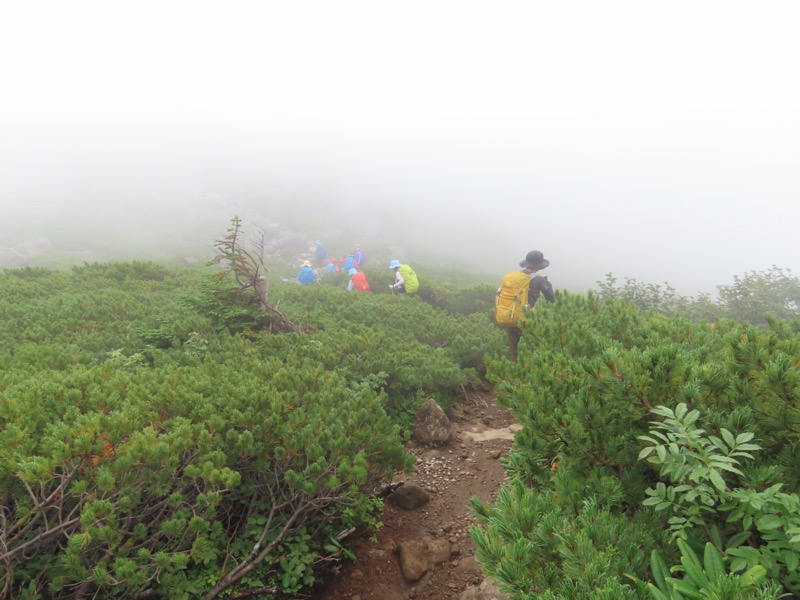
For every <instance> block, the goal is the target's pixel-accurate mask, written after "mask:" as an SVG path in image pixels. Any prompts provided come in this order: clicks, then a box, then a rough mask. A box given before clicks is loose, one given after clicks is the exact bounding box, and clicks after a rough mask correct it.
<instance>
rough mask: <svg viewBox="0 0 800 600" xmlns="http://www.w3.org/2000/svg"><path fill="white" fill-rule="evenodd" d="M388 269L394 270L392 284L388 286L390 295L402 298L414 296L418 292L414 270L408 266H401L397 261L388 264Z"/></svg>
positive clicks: (417, 282) (417, 281)
mask: <svg viewBox="0 0 800 600" xmlns="http://www.w3.org/2000/svg"><path fill="white" fill-rule="evenodd" d="M389 268H390V269H393V270H394V283H393V284H391V285H390V286H389V289H390V290H392V293H393V294H394V293H398V294H401V295H403V296H406V295H411V294H416V293H417V291H418V290H419V279H417V274H416V273H414V269H412V268H411V267H409V266H408V265H404V264H401V263H400V261H399V260H393V261H392V262H390V263H389Z"/></svg>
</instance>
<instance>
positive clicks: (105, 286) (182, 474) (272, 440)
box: [0, 265, 463, 599]
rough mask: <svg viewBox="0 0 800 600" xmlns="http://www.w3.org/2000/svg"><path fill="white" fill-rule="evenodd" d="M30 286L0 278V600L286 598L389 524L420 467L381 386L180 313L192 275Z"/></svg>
mask: <svg viewBox="0 0 800 600" xmlns="http://www.w3.org/2000/svg"><path fill="white" fill-rule="evenodd" d="M34 275H35V276H31V274H30V273H28V272H27V271H26V272H22V273H21V274H18V273H16V272H14V271H9V272H4V273H2V274H0V278H2V284H3V285H2V286H0V312H2V314H5V315H8V316H9V317H10V318H9V319H4V320H2V322H0V333H2V335H0V362H2V366H3V369H2V370H0V519H2V523H3V527H0V558H2V561H3V565H4V569H3V570H2V572H0V589H2V590H3V592H2V593H3V594H4V595H5V596H6V597H13V598H31V599H32V598H42V597H46V598H73V597H92V596H94V597H107V598H114V597H117V598H133V597H145V596H152V597H162V598H199V597H208V598H211V597H216V596H218V595H223V594H225V593H228V592H229V591H231V590H234V591H247V590H252V589H262V590H273V591H274V593H276V594H277V593H282V592H287V593H290V592H295V591H297V590H299V589H301V588H303V587H305V586H307V585H308V584H309V583H310V582H311V581H313V579H314V578H315V577H316V575H317V573H316V565H317V564H319V562H320V560H323V559H334V558H336V557H343V556H346V555H347V550H346V548H344V547H343V546H342V545H341V543H340V542H338V541H337V536H338V535H339V534H340V533H341V532H342V531H345V530H349V529H350V528H352V527H376V526H377V524H378V523H377V515H378V514H379V513H378V512H377V509H378V508H379V505H380V503H379V501H377V500H376V499H375V498H374V497H373V493H374V492H375V491H376V490H377V489H378V488H379V487H381V486H382V485H384V484H385V482H386V481H387V480H388V479H389V478H390V477H391V476H392V475H393V474H394V473H396V472H397V471H402V470H408V469H410V468H411V467H412V459H411V457H409V456H408V455H406V454H405V452H404V450H403V448H402V445H401V437H400V432H399V430H398V428H397V427H396V425H394V424H393V423H392V422H391V421H390V419H389V417H388V416H387V414H386V410H385V408H384V407H385V406H387V405H388V404H389V402H388V400H387V396H386V391H384V390H383V388H382V387H381V386H380V385H372V383H374V382H379V381H381V375H380V374H379V373H368V372H364V373H362V374H359V375H358V376H357V377H352V378H346V377H344V376H343V372H342V371H341V370H336V369H334V370H328V369H327V368H326V365H325V364H324V363H322V362H320V361H318V360H317V359H316V358H315V357H314V356H313V355H311V354H309V353H307V352H305V351H304V350H303V344H301V343H300V342H301V340H303V341H305V340H306V339H307V340H309V341H313V340H312V338H313V335H314V334H309V335H308V336H301V335H288V336H268V335H266V334H263V333H260V332H258V331H252V330H251V331H244V332H243V333H242V335H231V334H230V333H229V329H228V328H225V327H219V326H218V325H215V322H214V321H213V320H212V319H211V318H209V317H208V315H204V314H202V313H200V312H198V311H197V310H196V309H195V308H192V307H189V306H187V304H186V303H185V302H182V301H180V297H181V295H182V294H183V295H186V294H191V293H192V291H193V290H197V289H198V288H197V284H198V282H199V281H201V279H200V277H199V275H200V274H199V273H191V274H188V273H186V274H182V275H175V274H173V273H170V272H167V271H163V270H161V269H159V268H151V267H150V266H148V265H134V266H133V267H128V266H126V265H115V266H108V267H106V266H101V265H90V266H86V267H84V268H80V269H77V270H74V271H73V272H71V273H57V272H53V273H39V272H37V273H35V274H34ZM320 333H322V331H320ZM332 333H333V332H331V334H332ZM334 337H335V336H333V335H331V339H334ZM278 341H279V343H278ZM267 342H275V343H267ZM327 343H328V342H327V341H326V340H325V339H321V340H318V342H317V344H316V345H317V346H322V347H324V346H325V345H326V344H327ZM310 347H314V345H311V346H310ZM377 351H378V350H376V352H377ZM321 354H322V355H327V351H325V350H324V351H322V352H321ZM447 364H448V365H449V364H450V363H447ZM462 381H463V380H462V379H459V383H461V382H462ZM452 385H455V384H452Z"/></svg>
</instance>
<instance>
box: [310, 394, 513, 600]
mask: <svg viewBox="0 0 800 600" xmlns="http://www.w3.org/2000/svg"><path fill="white" fill-rule="evenodd" d="M449 416H450V419H451V422H452V424H453V428H454V431H455V434H456V435H455V439H454V440H453V441H452V442H450V443H449V444H448V445H446V446H443V447H440V448H437V449H429V448H423V447H419V446H417V445H415V444H413V443H411V442H409V443H408V444H407V449H408V451H409V452H412V453H413V454H414V455H415V456H416V457H417V470H416V472H415V473H413V474H410V475H405V476H400V477H398V478H397V479H396V480H395V481H404V482H405V483H406V484H411V483H413V484H416V485H418V486H420V487H422V488H424V489H425V490H427V491H428V492H430V494H431V500H430V502H428V503H427V504H426V505H424V506H423V507H422V508H419V509H417V510H414V511H407V510H404V509H401V508H397V507H395V506H393V505H392V504H391V503H390V502H385V507H384V514H383V524H384V525H383V528H382V529H380V530H379V531H378V532H377V534H376V535H375V538H376V539H375V540H374V541H372V540H370V539H369V537H368V536H363V537H361V538H358V539H354V540H350V547H351V548H352V550H353V552H354V553H355V555H356V561H355V562H354V563H352V562H347V563H345V564H342V565H341V566H340V568H339V570H338V572H337V573H335V574H331V576H329V577H328V578H327V579H326V580H325V581H324V582H323V584H322V585H321V586H320V589H318V590H316V591H314V592H313V593H312V595H311V597H312V598H315V599H318V600H407V599H408V598H414V599H415V600H442V599H445V598H458V597H459V595H460V594H461V592H463V591H464V590H465V589H467V588H468V587H471V586H474V585H477V584H479V583H480V582H481V580H482V579H483V576H482V575H481V572H480V568H479V567H478V564H477V562H476V561H475V557H474V552H475V546H474V544H473V542H472V539H471V538H470V536H469V526H470V525H472V524H474V523H475V519H474V517H473V515H472V509H471V505H470V498H472V497H473V496H475V497H477V498H479V499H480V500H482V501H484V502H490V501H493V500H494V498H495V496H496V494H497V490H498V488H499V487H500V485H501V484H502V483H503V482H504V481H505V470H504V469H503V467H502V465H501V464H500V461H499V458H500V457H501V456H505V455H507V453H508V450H509V449H510V448H511V444H512V439H511V438H512V436H513V434H512V431H513V430H516V426H514V424H513V423H514V421H513V418H512V416H511V412H510V411H509V410H507V409H505V408H501V407H499V406H497V403H496V399H495V396H494V394H493V393H487V392H475V393H471V394H470V395H469V396H468V397H467V398H466V400H465V401H464V402H463V403H461V404H459V405H458V406H456V407H455V408H454V409H453V410H452V411H451V412H450V414H449ZM509 427H510V429H509ZM419 538H440V539H445V540H448V541H449V542H450V543H451V547H452V551H451V559H450V560H449V561H447V562H445V563H442V564H438V565H436V566H435V567H434V568H433V569H431V570H430V571H429V572H428V573H426V574H425V575H424V576H423V577H422V578H421V579H420V580H418V581H416V582H414V583H407V582H406V581H405V579H404V578H403V575H402V573H401V572H400V567H399V562H398V557H397V552H396V550H397V546H398V544H401V543H403V542H406V541H409V540H415V539H419Z"/></svg>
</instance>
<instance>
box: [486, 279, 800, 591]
mask: <svg viewBox="0 0 800 600" xmlns="http://www.w3.org/2000/svg"><path fill="white" fill-rule="evenodd" d="M799 344H800V338H798V335H797V332H796V331H795V330H794V329H793V328H792V327H789V326H784V325H782V324H779V323H777V322H774V323H773V324H771V325H770V328H769V329H765V328H756V327H752V326H750V325H746V324H739V323H735V322H733V321H717V322H715V323H712V324H711V325H709V324H708V323H702V324H697V323H693V322H691V321H689V320H686V319H682V318H676V317H673V318H668V317H665V316H662V315H655V314H645V313H642V311H640V310H639V308H638V307H636V306H635V305H633V304H627V303H625V302H622V301H620V300H618V299H610V300H603V299H601V298H600V297H598V296H596V295H594V294H591V293H590V294H588V295H587V296H586V297H580V296H574V295H570V294H566V293H559V297H558V301H557V302H556V303H555V304H544V305H541V306H538V305H537V307H536V310H535V311H531V312H530V313H529V314H528V319H527V321H526V323H525V325H524V335H523V337H522V342H521V344H520V354H519V360H518V362H517V363H510V362H508V361H506V360H502V359H500V360H494V359H490V360H488V361H487V370H488V376H489V378H490V380H492V381H493V382H495V383H496V386H497V389H498V392H499V398H500V401H501V402H503V403H505V404H507V405H508V406H510V407H511V408H512V410H513V411H514V413H515V415H516V417H517V419H518V420H519V422H520V424H521V425H522V431H521V432H520V433H519V434H518V435H517V437H516V439H515V443H514V448H513V449H512V451H511V452H510V454H509V457H508V459H507V462H506V466H507V469H508V471H509V474H510V475H511V477H512V483H511V484H509V485H508V489H504V491H503V492H502V493H501V494H500V495H499V496H498V501H497V502H496V503H495V505H494V506H488V505H486V506H484V505H481V504H477V505H476V514H477V515H478V517H479V526H478V527H476V528H475V529H473V531H472V535H473V538H474V539H475V542H476V545H477V546H478V548H479V552H478V554H477V555H478V558H479V560H480V562H481V566H482V568H483V569H484V570H486V571H487V572H488V573H490V574H493V575H494V576H495V577H496V578H497V579H498V581H499V582H500V583H501V585H502V587H503V588H504V589H506V590H507V591H509V592H510V593H511V594H512V597H516V598H537V599H538V598H555V597H558V598H567V597H575V598H586V597H591V598H599V597H652V598H654V599H655V600H663V598H662V596H659V595H658V594H664V596H663V597H665V598H677V597H679V596H678V595H677V594H681V593H682V592H685V594H686V595H684V597H689V598H695V597H699V598H712V597H716V598H775V597H778V595H779V594H780V593H789V594H791V595H798V594H800V589H798V582H797V576H798V558H799V557H800V555H799V554H798V550H799V549H800V548H798V543H800V528H798V521H797V519H798V514H800V513H799V512H798V509H800V507H799V506H798V505H797V494H798V481H800V479H798V476H797V473H798V472H797V468H798V467H797V464H798V460H797V459H798V456H797V453H798V451H797V448H798V437H797V436H798V431H799V429H798V427H797V422H798V421H797V417H798V413H797V409H796V407H797V406H798V400H800V397H798V394H800V345H799ZM695 411H697V412H695ZM698 415H702V417H703V422H704V426H703V427H700V426H699V416H698ZM662 420H663V422H662ZM643 441H644V443H646V444H647V448H648V449H647V450H645V452H644V453H643V454H642V459H645V458H646V459H647V460H639V459H638V458H639V456H640V453H641V452H642V444H643ZM653 508H656V509H657V510H653ZM590 509H591V510H597V509H600V510H602V511H603V514H602V518H601V517H600V516H597V515H593V516H592V518H591V519H588V520H587V519H584V518H583V517H584V514H586V512H587V511H589V510H590ZM565 515H566V517H565ZM545 524H548V525H550V526H555V527H557V529H556V530H554V533H553V534H552V536H551V537H548V536H547V535H543V534H542V533H541V528H542V527H543V526H544V525H545ZM553 524H555V525H553ZM570 528H571V529H570ZM582 536H585V538H586V539H587V540H588V541H587V542H586V543H581V544H578V542H577V540H579V539H582ZM609 540H625V542H624V544H625V545H626V547H627V548H629V549H633V551H632V553H631V554H626V553H625V552H624V551H622V554H623V556H619V555H618V554H615V553H618V552H620V550H619V549H617V548H616V547H613V548H612V547H610V546H612V544H611V543H610V542H609ZM677 540H682V541H681V545H682V544H683V543H684V542H685V543H686V544H688V546H687V548H688V549H686V548H681V547H680V545H678V542H677ZM706 542H710V543H711V545H712V546H713V549H714V551H715V552H717V553H719V554H720V556H721V557H722V558H723V562H724V569H723V570H721V571H719V574H720V577H719V578H716V577H709V576H708V575H707V574H706V575H703V576H702V577H699V580H701V583H700V584H698V583H697V582H695V581H692V582H691V584H692V585H694V586H695V587H694V589H690V591H689V592H686V591H685V590H686V589H687V588H686V586H688V585H689V583H688V582H687V581H686V578H685V577H684V570H685V566H684V565H683V562H682V561H684V560H687V561H688V560H690V559H692V557H694V559H697V560H698V561H701V562H702V559H701V558H699V557H703V556H704V549H705V544H706ZM554 545H555V546H556V549H555V550H554V549H553V546H554ZM607 545H608V546H607ZM575 548H578V549H579V551H577V552H576V551H575ZM689 550H690V551H691V553H690V552H689ZM709 552H711V551H709ZM653 553H656V554H657V555H658V556H659V557H661V558H660V560H661V561H662V562H663V563H664V564H666V565H672V566H671V567H670V568H669V569H668V570H667V573H668V575H669V577H671V578H672V579H675V580H676V581H680V583H678V584H676V585H677V587H674V586H672V584H671V583H670V582H667V583H669V585H667V586H665V585H662V584H663V583H664V582H663V581H662V582H661V583H659V582H658V581H656V580H655V579H654V577H655V574H654V571H653V567H652V563H651V564H649V565H648V564H644V563H643V562H642V560H641V559H642V557H651V556H653V555H654V554H653ZM712 558H713V553H711V555H710V559H709V560H711V559H712ZM692 564H694V563H692ZM701 570H702V569H701ZM762 570H763V577H761V576H760V575H759V574H760V573H761V572H762ZM748 574H749V575H748ZM695 575H698V573H697V572H696V573H695ZM704 577H705V578H707V579H708V585H707V586H706V585H705V583H703V581H704V579H703V578H704ZM712 579H713V581H712ZM592 584H594V585H595V587H594V589H593V591H591V592H590V591H589V590H590V589H591V585H592ZM673 587H674V589H673ZM681 587H682V588H683V589H680V590H679V588H681ZM651 588H652V589H651ZM676 590H677V591H676ZM725 590H727V591H725ZM673 592H675V593H673ZM589 594H590V595H589ZM631 594H633V596H631ZM692 594H694V595H692ZM713 594H718V595H713ZM615 595H616V596H615Z"/></svg>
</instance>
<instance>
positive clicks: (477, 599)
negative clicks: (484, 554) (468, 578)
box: [458, 579, 509, 600]
mask: <svg viewBox="0 0 800 600" xmlns="http://www.w3.org/2000/svg"><path fill="white" fill-rule="evenodd" d="M458 599H459V600H509V598H508V596H507V595H506V594H504V593H503V592H501V591H500V590H498V589H497V584H496V583H495V582H494V581H492V580H491V579H484V580H483V581H482V582H481V584H480V585H479V586H473V587H469V588H467V589H466V590H464V591H463V592H461V595H460V596H459V597H458Z"/></svg>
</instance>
